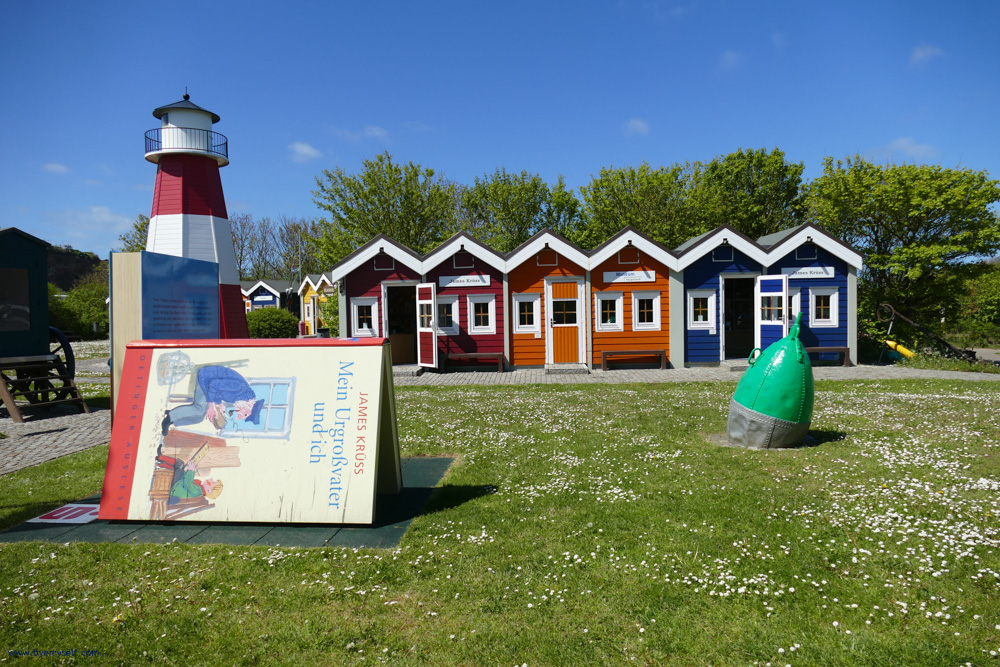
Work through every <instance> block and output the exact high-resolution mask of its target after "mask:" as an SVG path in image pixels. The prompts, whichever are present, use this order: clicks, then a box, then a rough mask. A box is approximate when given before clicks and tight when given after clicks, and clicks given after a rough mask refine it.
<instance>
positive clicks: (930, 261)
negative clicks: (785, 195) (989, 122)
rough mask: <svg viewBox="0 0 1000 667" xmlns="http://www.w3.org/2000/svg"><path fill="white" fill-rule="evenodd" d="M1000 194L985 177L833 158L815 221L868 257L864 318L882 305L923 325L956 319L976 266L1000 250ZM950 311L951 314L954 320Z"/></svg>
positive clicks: (812, 198) (819, 182)
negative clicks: (978, 260)
mask: <svg viewBox="0 0 1000 667" xmlns="http://www.w3.org/2000/svg"><path fill="white" fill-rule="evenodd" d="M998 201H1000V187H998V183H997V181H995V180H993V179H991V178H990V177H989V174H987V173H986V172H985V171H973V170H971V169H945V168H942V167H940V166H938V165H913V164H903V165H885V166H880V165H875V164H872V163H871V162H868V161H867V160H865V159H863V158H861V157H860V156H855V157H854V158H848V159H846V160H844V161H841V160H836V161H835V160H834V159H833V158H826V160H824V163H823V174H822V175H821V176H820V177H819V178H817V179H816V180H814V181H813V182H812V184H811V186H810V190H809V199H808V207H809V214H810V216H811V217H812V219H814V220H816V221H817V222H818V223H819V224H821V225H823V226H824V227H825V228H826V229H827V230H828V231H829V232H830V233H832V234H833V235H835V236H837V237H839V238H840V239H842V240H844V241H845V242H846V243H849V244H851V245H853V246H854V247H856V248H857V249H858V250H860V251H862V252H864V253H865V255H866V258H865V266H864V271H863V273H862V275H861V284H860V285H859V288H860V290H861V293H860V296H861V298H862V314H863V313H864V310H867V311H868V312H869V314H873V313H874V307H875V306H876V305H877V304H878V303H879V302H882V301H887V302H889V303H892V304H893V305H894V306H895V307H896V308H898V309H900V311H901V312H903V313H904V314H907V315H908V316H910V317H912V318H914V319H915V321H918V322H920V323H921V324H924V323H927V324H930V323H933V322H937V321H938V319H939V318H940V317H941V316H942V314H941V309H942V308H945V311H946V312H945V315H946V316H948V317H953V315H954V310H955V308H956V307H957V303H958V296H959V294H960V293H961V291H962V289H963V285H964V282H965V280H966V279H967V278H968V272H969V266H968V262H969V260H974V259H976V258H978V257H984V256H988V255H992V254H994V253H996V252H997V250H998V249H1000V219H998V217H997V214H996V213H995V212H994V211H993V210H992V209H991V207H992V206H994V205H995V204H996V203H997V202H998ZM949 311H950V314H949Z"/></svg>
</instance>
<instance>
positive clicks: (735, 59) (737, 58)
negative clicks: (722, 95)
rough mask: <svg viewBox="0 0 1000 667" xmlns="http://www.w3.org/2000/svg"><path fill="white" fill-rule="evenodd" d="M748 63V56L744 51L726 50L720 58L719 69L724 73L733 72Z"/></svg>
mask: <svg viewBox="0 0 1000 667" xmlns="http://www.w3.org/2000/svg"><path fill="white" fill-rule="evenodd" d="M744 61H746V56H745V55H743V52H742V51H733V50H731V49H726V50H725V51H723V52H722V55H720V56H719V62H718V68H719V70H721V71H723V72H732V71H733V70H735V69H738V68H739V67H740V66H741V65H743V63H744Z"/></svg>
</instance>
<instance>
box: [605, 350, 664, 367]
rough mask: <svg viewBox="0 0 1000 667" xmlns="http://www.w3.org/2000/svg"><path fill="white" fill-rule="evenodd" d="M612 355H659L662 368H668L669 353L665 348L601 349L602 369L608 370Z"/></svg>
mask: <svg viewBox="0 0 1000 667" xmlns="http://www.w3.org/2000/svg"><path fill="white" fill-rule="evenodd" d="M610 357H659V358H660V370H661V371H662V370H665V369H666V368H667V353H666V351H665V350H601V370H602V371H606V370H608V359H609V358H610Z"/></svg>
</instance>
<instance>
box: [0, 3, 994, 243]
mask: <svg viewBox="0 0 1000 667" xmlns="http://www.w3.org/2000/svg"><path fill="white" fill-rule="evenodd" d="M997 25H1000V3H995V2H971V1H966V0H956V1H955V2H949V3H945V2H940V0H936V1H934V2H927V1H924V0H910V1H907V2H873V1H867V2H853V1H847V2H823V3H817V2H802V1H801V0H798V1H794V2H793V1H784V0H780V1H773V2H768V1H766V0H760V1H758V2H736V1H732V2H725V1H717V0H698V1H694V2H669V1H663V2H657V1H644V0H636V1H634V2H633V1H629V0H622V1H619V2H541V1H536V2H520V1H507V2H503V3H479V2H469V1H468V0H466V1H463V2H428V3H414V2H395V1H383V2H315V3H312V2H286V3H280V5H279V3H261V2H239V3H235V2H197V3H193V2H184V1H181V2H171V3H166V4H165V3H148V2H108V1H101V0H97V1H95V2H87V3H81V2H76V3H71V2H46V1H38V2H7V3H3V4H2V5H0V26H2V27H0V100H2V104H0V227H7V226H13V227H19V228H21V229H23V230H24V231H27V232H29V233H31V234H34V235H36V236H39V237H41V238H44V239H45V240H47V241H49V242H50V243H56V244H60V245H61V244H69V245H72V246H73V247H76V248H79V249H82V250H88V251H92V252H95V253H98V254H99V255H101V256H106V255H107V253H108V251H109V250H110V249H111V248H112V247H113V246H115V245H116V243H117V237H118V235H119V234H121V233H123V232H124V231H126V230H127V229H128V228H129V226H130V225H131V222H132V221H133V220H134V219H135V217H136V215H137V214H139V213H144V214H147V215H148V214H149V211H150V207H151V203H152V190H153V183H154V180H155V173H156V168H155V166H154V165H152V164H150V163H148V162H146V161H145V160H144V159H143V152H144V148H143V146H144V145H143V135H144V133H145V131H146V130H149V129H152V128H154V127H158V126H159V121H157V120H156V119H154V118H153V116H152V115H151V114H152V110H153V109H154V108H156V107H158V106H162V105H164V104H168V103H171V102H175V101H177V100H179V99H181V96H182V95H183V94H184V90H185V87H187V89H188V91H189V92H190V94H191V100H192V101H193V102H195V103H196V104H199V105H200V106H202V107H205V108H207V109H209V110H211V111H214V112H215V113H217V114H219V115H220V116H221V117H222V121H221V122H220V123H218V124H216V126H215V129H216V131H218V132H220V133H222V134H225V135H226V136H227V137H228V138H229V154H230V159H231V161H232V162H231V164H230V165H229V166H227V167H225V168H224V169H223V170H222V181H223V187H224V189H225V194H226V202H227V205H228V208H229V211H230V212H231V213H233V212H247V213H252V214H253V215H254V216H256V217H264V216H271V217H274V216H279V215H288V216H293V217H299V216H302V217H309V218H313V217H317V216H318V215H319V210H318V209H317V208H316V206H315V204H314V203H313V202H312V190H313V189H314V188H315V177H316V176H317V175H318V174H319V173H320V171H321V170H322V169H332V168H334V167H338V166H339V167H342V168H344V169H345V170H347V171H348V172H356V171H359V170H360V168H361V163H362V160H364V159H365V158H371V157H374V156H375V155H377V154H378V153H380V152H382V151H383V150H388V151H389V152H391V153H392V154H393V156H394V158H395V159H397V160H398V161H413V162H416V163H420V164H421V165H423V166H425V167H431V168H433V169H435V170H436V171H437V172H438V173H441V174H443V175H444V176H445V177H447V178H448V179H450V180H453V181H457V182H460V183H471V182H472V181H473V179H474V178H476V177H477V176H480V177H481V176H482V175H483V174H486V173H492V172H493V171H494V170H495V169H497V168H499V167H505V168H506V169H507V170H508V171H515V172H519V171H521V170H527V171H528V172H530V173H538V174H541V176H542V177H543V178H545V179H546V180H548V181H549V182H554V181H555V180H556V178H557V177H558V176H559V175H563V176H564V177H565V178H566V182H567V184H568V185H569V186H570V187H572V188H574V189H577V188H579V186H581V185H585V184H587V183H588V182H589V181H590V179H591V176H592V175H596V174H597V173H598V172H599V171H600V170H601V169H602V168H603V167H609V166H627V165H638V164H641V163H642V162H644V161H645V162H649V163H650V164H652V165H654V166H659V165H669V164H673V163H675V162H685V161H694V160H701V161H708V160H710V159H712V158H713V157H715V156H717V155H725V154H727V153H730V152H733V151H735V150H737V149H739V148H766V149H771V148H775V147H777V148H780V149H781V150H783V151H784V152H785V154H786V157H787V158H788V159H789V160H792V161H795V162H803V163H804V164H805V168H806V169H805V176H806V177H807V178H812V177H815V176H817V175H818V174H819V173H820V171H821V167H822V160H823V158H824V157H826V156H834V157H837V158H843V157H846V156H852V155H855V154H861V155H863V156H865V157H866V158H868V159H871V160H874V161H876V162H880V163H886V162H897V163H900V162H916V163H935V164H941V165H943V166H945V167H956V166H961V167H965V168H971V169H975V170H985V171H987V172H989V173H990V174H991V175H992V176H993V177H994V178H1000V130H998V112H1000V77H998V76H997V68H998V66H1000V39H998V38H997V33H996V26H997Z"/></svg>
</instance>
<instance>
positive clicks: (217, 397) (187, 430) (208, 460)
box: [149, 352, 295, 521]
mask: <svg viewBox="0 0 1000 667" xmlns="http://www.w3.org/2000/svg"><path fill="white" fill-rule="evenodd" d="M246 365H247V360H246V359H240V360H234V361H229V362H223V363H214V364H205V365H201V366H196V365H192V364H191V360H190V358H189V357H188V355H186V354H184V353H183V352H173V353H169V354H164V355H162V356H161V357H160V359H159V361H158V362H157V365H156V379H157V384H158V385H160V386H166V387H168V389H167V395H166V399H165V405H164V412H163V418H162V421H161V423H160V433H159V446H158V447H157V451H156V458H155V467H154V470H153V478H152V480H151V483H150V491H149V500H150V515H149V518H150V519H151V520H154V521H164V520H176V519H179V518H182V517H186V516H189V515H191V514H194V513H196V512H200V511H202V510H206V509H210V508H213V507H215V506H216V503H215V502H214V501H216V500H218V499H219V497H220V496H221V495H222V491H223V488H224V487H223V483H222V480H221V479H216V478H215V477H214V476H213V473H212V469H213V468H220V467H223V468H238V467H239V466H240V459H239V447H234V446H231V445H230V444H229V442H228V441H227V439H226V438H227V437H237V438H238V439H239V440H240V441H241V442H243V443H247V442H249V440H250V439H251V438H266V437H283V436H287V435H288V431H289V425H290V424H291V418H292V409H291V408H292V400H291V398H292V390H293V387H294V383H295V378H294V377H289V378H246V377H244V376H243V374H242V373H240V372H239V371H238V370H235V368H239V367H244V366H246ZM185 380H187V392H186V393H177V392H175V389H177V388H179V387H178V386H177V385H183V384H184V382H185ZM213 433H214V435H213Z"/></svg>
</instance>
